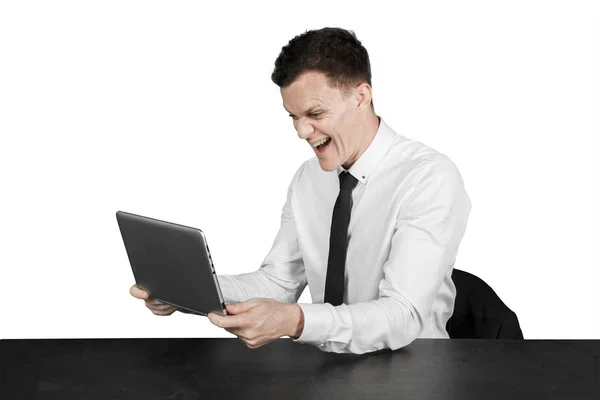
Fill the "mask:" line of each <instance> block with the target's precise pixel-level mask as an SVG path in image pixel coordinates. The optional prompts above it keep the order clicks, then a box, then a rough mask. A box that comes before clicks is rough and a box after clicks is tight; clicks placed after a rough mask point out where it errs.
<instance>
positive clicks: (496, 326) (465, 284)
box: [446, 269, 523, 339]
mask: <svg viewBox="0 0 600 400" xmlns="http://www.w3.org/2000/svg"><path fill="white" fill-rule="evenodd" d="M452 281H453V282H454V285H455V286H456V301H455V303H454V314H453V315H452V317H451V318H450V319H449V320H448V323H447V324H446V331H448V334H449V335H450V338H451V339H523V332H521V327H520V326H519V320H518V318H517V315H516V314H515V313H514V312H513V311H512V310H511V309H510V308H508V307H507V306H506V304H504V303H503V302H502V300H500V298H499V297H498V295H497V294H496V293H495V292H494V290H493V289H492V288H491V287H490V286H489V285H488V284H487V283H485V282H484V281H483V280H481V279H479V278H478V277H476V276H475V275H472V274H470V273H468V272H465V271H461V270H458V269H455V270H454V271H453V272H452Z"/></svg>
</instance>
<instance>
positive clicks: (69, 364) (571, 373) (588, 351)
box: [0, 339, 600, 400]
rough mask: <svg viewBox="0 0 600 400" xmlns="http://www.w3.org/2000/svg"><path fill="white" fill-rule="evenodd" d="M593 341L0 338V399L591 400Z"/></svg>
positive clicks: (598, 377) (594, 390) (598, 345)
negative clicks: (326, 344)
mask: <svg viewBox="0 0 600 400" xmlns="http://www.w3.org/2000/svg"><path fill="white" fill-rule="evenodd" d="M598 381H600V341H549V340H547V341H534V340H529V341H504V340H494V341H491V340H490V341H488V340H455V339H453V340H417V341H415V342H414V343H412V344H411V345H410V346H408V347H406V348H404V349H400V350H397V351H395V352H391V351H389V350H384V351H380V352H376V353H370V354H365V355H354V354H333V353H324V352H321V351H320V350H318V349H316V348H314V347H312V346H309V345H302V344H298V343H293V342H291V341H290V340H289V339H280V340H278V341H276V342H274V343H271V344H269V345H267V346H264V347H261V348H259V349H256V350H250V349H248V348H247V347H246V346H245V345H244V343H243V342H242V341H240V340H238V339H77V340H72V339H57V340H46V339H44V340H39V339H32V340H0V399H2V400H12V399H19V400H26V399H34V398H35V399H40V400H45V399H60V400H68V399H78V400H79V399H88V400H94V399H102V400H105V399H144V400H150V399H238V398H240V399H241V398H243V399H261V400H266V399H328V400H331V399H419V400H421V399H461V400H466V399H485V400H491V399H569V400H572V399H596V400H597V399H600V383H598Z"/></svg>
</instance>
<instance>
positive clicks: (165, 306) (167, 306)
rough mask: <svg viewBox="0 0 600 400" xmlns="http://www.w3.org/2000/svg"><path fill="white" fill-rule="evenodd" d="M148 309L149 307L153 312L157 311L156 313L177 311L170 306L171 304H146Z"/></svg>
mask: <svg viewBox="0 0 600 400" xmlns="http://www.w3.org/2000/svg"><path fill="white" fill-rule="evenodd" d="M146 307H148V308H149V309H150V310H152V311H155V310H156V311H167V310H171V309H173V310H175V309H176V308H175V307H173V306H172V305H170V304H159V305H155V304H149V303H146Z"/></svg>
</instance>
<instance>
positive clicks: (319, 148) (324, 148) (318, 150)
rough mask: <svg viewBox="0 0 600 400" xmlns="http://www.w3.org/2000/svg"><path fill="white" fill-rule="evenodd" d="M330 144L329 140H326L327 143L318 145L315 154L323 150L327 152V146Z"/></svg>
mask: <svg viewBox="0 0 600 400" xmlns="http://www.w3.org/2000/svg"><path fill="white" fill-rule="evenodd" d="M330 144H331V138H327V141H326V142H325V143H323V144H320V145H318V146H317V147H316V148H317V152H319V153H322V152H324V151H325V150H327V149H328V148H329V145H330Z"/></svg>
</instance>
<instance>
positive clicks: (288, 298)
mask: <svg viewBox="0 0 600 400" xmlns="http://www.w3.org/2000/svg"><path fill="white" fill-rule="evenodd" d="M304 165H305V164H303V165H302V166H301V167H300V168H299V169H298V171H297V172H296V174H295V175H294V178H293V179H292V181H291V183H290V185H289V187H288V192H287V200H286V202H285V204H284V206H283V210H282V213H281V226H280V228H279V232H278V233H277V236H276V237H275V241H274V243H273V246H272V248H271V250H270V251H269V253H268V254H267V256H266V258H265V259H264V261H263V262H262V264H261V266H260V268H259V269H258V270H257V271H254V272H251V273H245V274H239V275H218V276H217V277H218V280H219V285H220V286H221V293H222V294H223V298H224V300H225V303H234V302H241V301H246V300H249V299H253V298H269V299H274V300H278V301H280V302H284V303H296V302H297V301H298V299H299V298H300V295H301V294H302V291H303V290H304V288H305V287H306V274H305V271H304V262H303V260H302V254H301V253H300V247H299V245H298V237H297V233H296V223H295V221H294V213H293V210H292V201H291V199H292V192H293V190H294V187H295V184H296V182H297V180H298V177H299V176H300V174H301V172H302V170H303V169H304Z"/></svg>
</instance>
